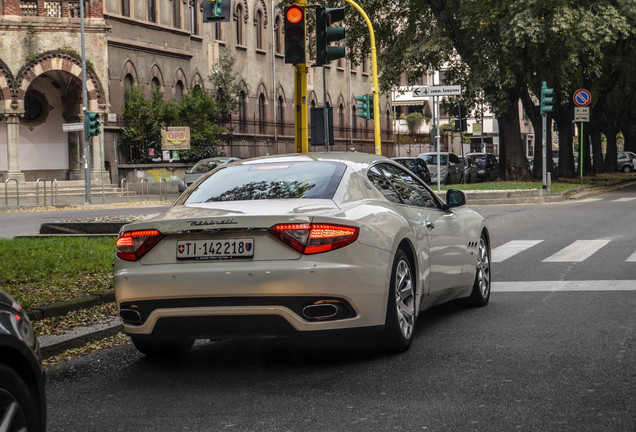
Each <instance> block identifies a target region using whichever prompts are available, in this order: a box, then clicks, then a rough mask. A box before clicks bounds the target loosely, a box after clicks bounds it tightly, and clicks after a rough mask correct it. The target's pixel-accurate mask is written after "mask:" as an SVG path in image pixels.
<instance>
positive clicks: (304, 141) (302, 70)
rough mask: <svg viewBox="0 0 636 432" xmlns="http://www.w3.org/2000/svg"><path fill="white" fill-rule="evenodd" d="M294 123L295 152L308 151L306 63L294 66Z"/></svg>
mask: <svg viewBox="0 0 636 432" xmlns="http://www.w3.org/2000/svg"><path fill="white" fill-rule="evenodd" d="M294 69H295V72H294V87H295V88H294V120H295V121H294V124H295V125H296V134H295V142H296V153H307V152H308V151H309V135H308V130H309V128H308V126H307V124H308V122H307V65H306V64H305V63H299V64H298V65H296V67H295V68H294Z"/></svg>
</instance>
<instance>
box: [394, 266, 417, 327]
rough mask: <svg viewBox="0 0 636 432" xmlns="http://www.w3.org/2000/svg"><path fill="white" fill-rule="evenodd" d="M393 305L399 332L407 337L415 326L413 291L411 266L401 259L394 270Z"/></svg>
mask: <svg viewBox="0 0 636 432" xmlns="http://www.w3.org/2000/svg"><path fill="white" fill-rule="evenodd" d="M395 306H396V308H397V320H398V326H399V328H400V332H401V333H402V336H403V337H404V338H405V339H409V338H410V337H411V334H412V333H413V328H414V326H415V293H414V291H413V275H412V273H411V267H410V266H409V264H408V262H406V260H404V259H402V260H400V262H399V263H398V265H397V268H396V271H395Z"/></svg>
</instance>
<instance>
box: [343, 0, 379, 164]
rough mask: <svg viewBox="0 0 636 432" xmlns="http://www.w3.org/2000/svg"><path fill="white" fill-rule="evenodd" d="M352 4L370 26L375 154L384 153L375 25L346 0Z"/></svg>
mask: <svg viewBox="0 0 636 432" xmlns="http://www.w3.org/2000/svg"><path fill="white" fill-rule="evenodd" d="M345 1H346V2H347V3H349V4H350V5H351V6H353V7H354V8H356V10H357V11H358V12H360V15H362V17H363V18H364V20H365V21H366V23H367V27H369V40H370V42H371V73H372V85H373V125H374V129H375V131H374V141H375V154H377V155H381V154H382V142H381V137H380V95H379V93H378V58H377V53H376V49H375V33H374V32H373V25H372V24H371V20H370V19H369V17H368V16H367V14H366V12H365V11H364V10H363V9H362V8H361V7H360V6H359V5H358V4H357V3H356V2H354V1H353V0H345Z"/></svg>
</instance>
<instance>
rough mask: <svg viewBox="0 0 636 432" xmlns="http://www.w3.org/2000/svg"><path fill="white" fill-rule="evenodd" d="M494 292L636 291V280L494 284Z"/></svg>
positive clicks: (492, 287)
mask: <svg viewBox="0 0 636 432" xmlns="http://www.w3.org/2000/svg"><path fill="white" fill-rule="evenodd" d="M490 288H491V290H492V291H493V292H533V291H534V292H546V291H548V292H554V291H636V280H584V281H527V282H493V283H492V284H491V287H490Z"/></svg>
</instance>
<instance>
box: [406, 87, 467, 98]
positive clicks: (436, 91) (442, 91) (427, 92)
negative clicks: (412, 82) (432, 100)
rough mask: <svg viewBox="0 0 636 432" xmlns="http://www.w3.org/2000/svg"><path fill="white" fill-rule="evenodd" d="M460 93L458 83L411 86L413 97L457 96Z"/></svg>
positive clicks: (460, 89) (460, 88)
mask: <svg viewBox="0 0 636 432" xmlns="http://www.w3.org/2000/svg"><path fill="white" fill-rule="evenodd" d="M460 94H462V86H460V85H451V86H427V87H422V86H418V87H413V97H430V96H459V95H460Z"/></svg>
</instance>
